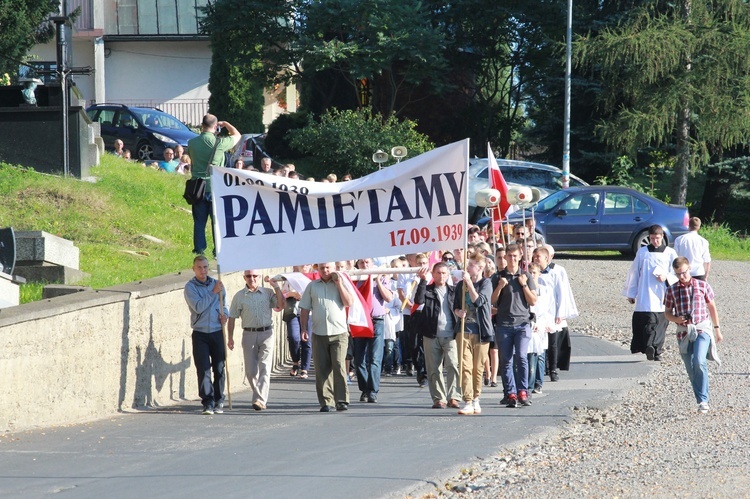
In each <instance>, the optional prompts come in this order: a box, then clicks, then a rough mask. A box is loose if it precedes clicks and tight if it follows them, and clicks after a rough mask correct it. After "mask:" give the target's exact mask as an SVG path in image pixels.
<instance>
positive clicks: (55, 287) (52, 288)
mask: <svg viewBox="0 0 750 499" xmlns="http://www.w3.org/2000/svg"><path fill="white" fill-rule="evenodd" d="M81 291H93V289H92V288H90V287H88V286H69V285H67V284H48V285H46V286H44V289H43V290H42V299H43V300H46V299H47V298H55V297H57V296H65V295H72V294H73V293H80V292H81Z"/></svg>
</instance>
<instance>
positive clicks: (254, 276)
mask: <svg viewBox="0 0 750 499" xmlns="http://www.w3.org/2000/svg"><path fill="white" fill-rule="evenodd" d="M249 277H252V278H253V279H257V278H258V277H260V276H259V275H258V274H245V279H247V278H249Z"/></svg>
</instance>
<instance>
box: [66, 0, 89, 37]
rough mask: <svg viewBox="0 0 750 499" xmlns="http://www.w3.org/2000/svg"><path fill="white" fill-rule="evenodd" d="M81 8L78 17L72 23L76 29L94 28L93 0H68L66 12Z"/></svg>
mask: <svg viewBox="0 0 750 499" xmlns="http://www.w3.org/2000/svg"><path fill="white" fill-rule="evenodd" d="M79 7H80V8H81V12H80V14H79V15H78V19H76V22H75V23H74V24H73V25H74V26H75V28H76V29H77V30H78V31H87V30H92V29H94V0H68V13H71V12H75V10H76V9H77V8H79Z"/></svg>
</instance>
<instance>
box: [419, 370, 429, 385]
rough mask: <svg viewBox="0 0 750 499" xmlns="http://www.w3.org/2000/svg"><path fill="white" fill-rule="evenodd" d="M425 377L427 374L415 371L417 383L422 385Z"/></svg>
mask: <svg viewBox="0 0 750 499" xmlns="http://www.w3.org/2000/svg"><path fill="white" fill-rule="evenodd" d="M426 379H427V375H426V374H424V373H422V372H417V384H418V385H419V386H420V387H422V386H424V384H425V380H426Z"/></svg>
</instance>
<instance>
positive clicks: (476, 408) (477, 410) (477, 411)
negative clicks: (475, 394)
mask: <svg viewBox="0 0 750 499" xmlns="http://www.w3.org/2000/svg"><path fill="white" fill-rule="evenodd" d="M474 414H482V407H481V406H480V405H479V399H474Z"/></svg>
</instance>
